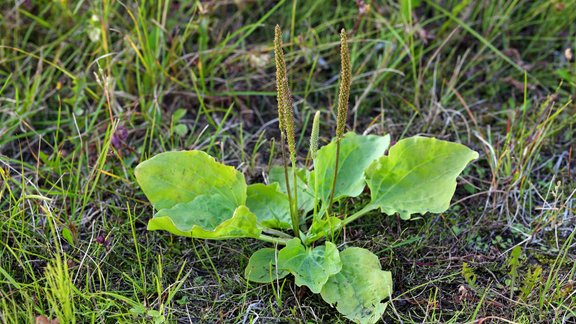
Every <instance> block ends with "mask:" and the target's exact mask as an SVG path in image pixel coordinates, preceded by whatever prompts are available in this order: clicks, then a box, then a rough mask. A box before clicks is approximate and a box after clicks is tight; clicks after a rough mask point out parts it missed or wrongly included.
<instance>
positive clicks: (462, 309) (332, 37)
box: [0, 0, 576, 323]
mask: <svg viewBox="0 0 576 324" xmlns="http://www.w3.org/2000/svg"><path fill="white" fill-rule="evenodd" d="M402 3H404V6H405V7H406V6H407V5H406V4H407V2H406V1H403V2H402ZM414 3H415V2H413V3H412V6H414ZM412 6H411V7H412ZM412 9H413V10H412V15H407V14H402V12H405V11H403V10H404V9H402V5H400V4H398V3H397V2H396V1H373V3H370V9H369V11H368V12H367V13H366V14H360V13H359V8H358V7H356V5H355V4H354V2H353V1H333V2H332V3H328V2H322V1H302V0H300V1H297V0H292V1H291V0H285V1H280V2H277V3H276V2H272V1H236V2H219V1H213V2H202V3H200V2H199V1H168V0H166V1H159V2H147V1H141V2H140V3H139V4H135V3H133V2H122V3H121V2H118V1H109V0H102V1H80V2H73V1H49V2H41V1H24V2H21V1H17V2H4V3H2V4H0V321H1V322H4V323H16V322H31V321H34V319H35V318H36V317H37V316H41V315H44V316H46V317H47V318H56V317H57V318H59V319H60V322H61V323H69V322H74V321H77V322H130V323H132V322H151V321H158V322H161V321H163V320H165V321H169V322H176V321H181V322H188V321H191V322H251V321H256V320H258V321H260V322H274V321H278V322H286V321H302V322H304V321H312V322H314V321H317V322H344V319H343V318H342V317H340V316H339V315H338V313H337V312H336V311H335V309H333V308H331V307H330V306H329V305H327V304H325V303H324V302H323V301H322V300H321V298H320V297H319V296H316V295H314V294H311V293H310V292H309V291H306V290H305V289H300V288H298V287H296V286H295V285H294V282H293V281H292V280H288V281H286V282H285V283H281V284H280V285H279V286H276V285H274V286H265V285H264V286H262V285H254V284H251V283H247V282H246V280H245V279H244V278H243V277H242V273H243V269H244V267H245V266H246V264H247V262H248V258H249V256H250V254H251V253H252V252H253V251H255V250H256V249H258V248H259V247H261V246H263V244H262V243H258V242H256V241H240V240H238V241H226V242H220V241H200V240H190V239H183V238H178V237H174V236H171V235H169V234H167V233H163V232H148V231H146V223H147V220H148V219H149V218H150V217H151V215H152V213H153V210H152V208H151V206H150V204H149V203H148V202H147V201H146V199H145V197H144V195H143V194H142V192H141V191H140V189H139V188H138V186H137V184H136V182H135V178H134V173H133V170H134V167H135V166H136V165H137V164H138V162H140V161H143V160H145V159H147V158H148V157H150V156H152V155H154V154H157V153H159V152H162V151H167V150H173V149H201V150H204V151H206V152H208V153H210V154H212V155H214V156H216V157H217V159H218V160H220V161H223V162H225V163H226V164H230V165H234V166H236V167H238V168H239V169H240V170H242V171H243V172H244V173H245V174H246V175H247V179H248V181H257V180H261V179H262V177H264V175H265V174H266V172H267V170H268V167H269V165H270V163H277V161H278V154H277V153H278V149H277V148H275V150H274V154H270V152H271V150H272V149H273V148H274V143H275V138H276V140H277V138H278V130H277V124H276V123H275V122H274V119H275V118H276V116H275V113H276V99H275V89H274V82H275V77H274V67H273V65H274V62H273V52H272V40H273V33H274V31H273V27H274V25H275V24H280V25H281V26H283V29H284V30H285V35H284V36H285V39H284V41H285V44H286V47H287V48H286V52H287V57H286V60H287V65H288V70H289V74H290V83H291V87H292V90H293V94H294V96H295V103H296V116H295V117H296V124H297V125H300V126H301V127H302V128H301V129H300V134H301V141H300V142H299V143H298V145H299V146H300V147H301V148H302V149H303V150H302V151H304V149H305V147H306V145H307V138H306V136H308V134H309V132H310V127H311V126H310V124H311V123H310V118H311V116H312V115H313V113H314V112H315V111H316V110H318V109H320V110H322V111H325V112H327V113H325V114H324V115H323V116H324V117H325V118H323V123H322V125H321V131H320V135H321V137H323V138H324V139H325V140H324V142H322V141H321V144H322V143H326V139H328V138H330V137H331V136H330V135H331V134H332V133H333V132H334V128H335V122H334V121H335V109H334V107H335V98H336V94H337V85H338V80H337V76H338V71H339V54H338V31H339V30H340V28H342V27H346V29H347V30H351V31H352V34H351V37H350V49H351V57H352V75H353V84H352V93H351V97H350V98H351V102H350V113H349V116H350V118H349V120H348V125H349V127H350V128H351V129H354V130H356V131H357V132H364V131H368V132H371V133H376V134H385V133H390V134H391V136H392V138H393V139H394V140H398V139H400V138H402V137H405V136H409V135H413V134H424V135H430V136H435V137H439V138H445V139H450V140H455V141H460V142H462V143H464V144H466V145H468V146H470V147H472V148H474V149H475V150H477V151H478V152H480V153H481V157H480V159H479V160H478V161H476V162H475V163H474V164H473V165H472V167H470V168H469V169H468V170H467V172H466V173H465V175H464V176H462V177H461V178H460V179H459V183H460V186H459V188H458V190H457V192H456V196H455V199H454V200H453V206H452V207H451V209H450V210H449V211H448V212H447V213H445V214H442V215H440V216H431V215H424V216H422V217H421V218H420V219H417V220H414V221H410V222H404V223H401V224H398V223H397V221H396V219H395V218H394V217H382V216H380V215H374V216H373V217H367V218H364V219H363V220H362V221H361V222H357V223H354V224H353V225H352V226H350V227H348V228H346V231H345V235H344V234H343V235H342V236H341V237H340V239H339V241H338V243H344V242H349V243H353V244H354V245H355V246H364V247H370V249H371V250H372V251H375V252H376V254H377V255H378V256H379V257H380V260H381V263H382V265H383V268H384V269H388V270H390V271H392V274H393V279H394V295H393V296H392V305H391V306H389V307H388V308H387V311H386V314H385V316H384V320H385V321H386V322H400V321H403V322H474V321H481V320H483V319H486V320H488V319H492V320H500V321H505V322H519V323H534V322H562V321H568V322H570V321H574V320H576V312H575V311H574V309H576V293H575V290H574V289H575V288H574V281H575V280H576V277H575V272H576V266H575V261H576V249H575V246H576V245H575V244H576V242H574V241H575V240H574V235H575V234H574V233H575V231H574V224H575V220H576V216H575V207H574V204H575V201H576V200H575V199H576V196H575V195H576V193H575V188H576V181H575V180H574V179H575V176H574V175H575V174H576V161H575V159H574V156H575V155H576V152H574V151H575V140H574V135H575V134H576V130H575V124H576V117H575V116H576V105H575V104H574V102H573V97H574V96H575V95H576V77H574V75H575V72H576V64H575V61H574V58H572V59H571V60H568V59H567V58H566V55H565V50H566V49H567V48H571V49H572V52H575V51H576V50H575V47H576V25H574V23H573V21H574V18H575V17H576V3H573V2H571V1H560V0H558V1H556V0H555V1H531V2H523V1H503V0H495V1H446V2H444V3H443V5H442V6H440V5H437V4H436V1H428V0H426V1H422V3H421V4H420V5H419V6H417V7H415V8H412ZM179 109H184V110H183V111H184V112H185V114H184V115H183V116H177V115H178V114H180V113H178V111H179ZM173 117H174V118H173ZM177 117H180V118H177ZM178 125H185V128H184V127H183V126H178ZM184 132H185V134H183V133H184ZM181 134H183V136H181ZM305 158H306V157H305V156H304V155H301V156H299V161H300V162H301V163H304V161H305ZM353 203H354V202H353V201H352V202H350V204H348V205H344V206H341V209H342V210H341V211H342V212H345V211H346V210H347V209H352V208H353ZM515 246H520V248H521V253H520V255H519V256H518V259H517V265H516V266H515V268H514V270H513V269H512V266H511V265H510V260H511V252H512V250H513V248H514V247H515ZM464 263H466V268H465V269H467V270H466V271H464V272H463V269H464V267H463V264H464ZM465 274H466V276H465ZM474 278H475V279H474ZM472 279H474V280H472ZM392 306H393V307H392Z"/></svg>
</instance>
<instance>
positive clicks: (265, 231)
mask: <svg viewBox="0 0 576 324" xmlns="http://www.w3.org/2000/svg"><path fill="white" fill-rule="evenodd" d="M262 231H263V232H264V233H266V234H272V235H276V236H278V237H284V238H292V237H293V236H292V235H290V234H286V233H284V232H282V231H277V230H275V229H271V228H266V229H263V230H262Z"/></svg>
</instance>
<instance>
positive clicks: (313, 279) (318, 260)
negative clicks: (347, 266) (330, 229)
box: [278, 238, 342, 294]
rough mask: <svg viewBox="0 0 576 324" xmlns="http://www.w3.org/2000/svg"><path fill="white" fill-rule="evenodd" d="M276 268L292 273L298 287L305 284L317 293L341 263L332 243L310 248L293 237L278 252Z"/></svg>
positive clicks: (340, 266) (338, 268) (339, 267)
mask: <svg viewBox="0 0 576 324" xmlns="http://www.w3.org/2000/svg"><path fill="white" fill-rule="evenodd" d="M278 268H279V269H282V270H287V271H289V272H290V273H291V274H293V275H294V277H295V278H296V281H295V282H296V285H297V286H298V287H300V286H302V285H305V286H307V287H308V288H310V290H311V291H312V292H313V293H315V294H317V293H319V292H320V290H322V286H324V284H325V283H326V281H328V278H329V277H330V276H331V275H333V274H335V273H338V272H340V269H341V268H342V263H341V262H340V256H339V253H338V249H337V248H336V245H334V244H333V243H330V242H326V245H322V246H318V247H316V248H314V249H312V248H306V247H304V245H302V243H301V241H300V239H298V238H294V239H291V240H290V241H288V244H286V246H285V247H284V248H283V249H282V250H280V252H278Z"/></svg>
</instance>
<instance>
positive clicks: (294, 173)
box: [292, 158, 300, 236]
mask: <svg viewBox="0 0 576 324" xmlns="http://www.w3.org/2000/svg"><path fill="white" fill-rule="evenodd" d="M292 177H293V178H294V201H293V204H294V212H295V213H296V217H295V219H296V226H295V227H296V228H297V229H298V230H299V229H300V220H299V219H298V176H297V174H296V159H295V158H292ZM298 234H299V232H294V235H296V236H298Z"/></svg>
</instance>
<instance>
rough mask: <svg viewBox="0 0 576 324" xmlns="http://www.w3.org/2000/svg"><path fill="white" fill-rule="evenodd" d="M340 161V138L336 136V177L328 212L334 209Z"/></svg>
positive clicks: (333, 181) (333, 182)
mask: <svg viewBox="0 0 576 324" xmlns="http://www.w3.org/2000/svg"><path fill="white" fill-rule="evenodd" d="M338 162H340V138H336V163H335V165H334V179H333V180H332V190H331V191H330V202H329V203H328V206H327V211H328V214H330V210H331V209H332V203H333V201H334V191H335V190H336V179H337V178H338V164H339V163H338Z"/></svg>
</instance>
